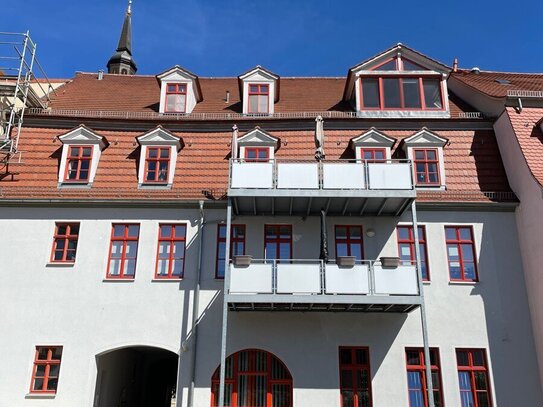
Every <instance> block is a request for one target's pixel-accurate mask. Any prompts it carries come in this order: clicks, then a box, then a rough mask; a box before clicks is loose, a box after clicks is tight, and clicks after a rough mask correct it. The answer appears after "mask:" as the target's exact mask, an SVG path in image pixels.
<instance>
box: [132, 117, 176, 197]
mask: <svg viewBox="0 0 543 407" xmlns="http://www.w3.org/2000/svg"><path fill="white" fill-rule="evenodd" d="M136 141H137V142H138V144H139V145H140V147H141V151H140V158H139V166H138V186H140V187H146V186H154V187H171V186H172V185H173V180H174V176H175V166H176V163H177V153H178V152H179V151H180V150H181V149H182V148H183V146H184V143H183V139H181V138H179V137H177V136H175V135H174V134H172V133H171V132H169V131H168V130H166V129H164V128H163V127H162V126H158V127H156V128H154V129H152V130H150V131H148V132H147V133H144V134H142V135H141V136H138V137H136ZM153 147H157V148H158V147H167V148H169V151H170V153H169V163H168V174H167V177H166V181H165V182H160V181H158V182H157V181H146V180H145V173H146V159H147V151H148V149H149V148H153Z"/></svg>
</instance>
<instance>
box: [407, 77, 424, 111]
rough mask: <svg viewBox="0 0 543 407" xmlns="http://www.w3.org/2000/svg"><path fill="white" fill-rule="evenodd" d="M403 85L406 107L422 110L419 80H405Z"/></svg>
mask: <svg viewBox="0 0 543 407" xmlns="http://www.w3.org/2000/svg"><path fill="white" fill-rule="evenodd" d="M402 84H403V98H404V105H405V107H411V108H420V107H421V103H420V89H419V80H418V78H413V79H412V78H404V79H402Z"/></svg>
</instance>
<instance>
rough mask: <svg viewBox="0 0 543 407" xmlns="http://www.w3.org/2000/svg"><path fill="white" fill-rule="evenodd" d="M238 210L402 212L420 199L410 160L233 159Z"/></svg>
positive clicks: (231, 184)
mask: <svg viewBox="0 0 543 407" xmlns="http://www.w3.org/2000/svg"><path fill="white" fill-rule="evenodd" d="M228 195H229V196H230V197H231V198H232V200H233V206H234V213H235V214H238V215H243V214H245V215H247V214H254V215H257V214H271V215H303V216H309V215H315V214H318V213H320V211H321V210H322V209H324V210H325V211H326V213H327V214H329V215H357V216H361V215H376V216H378V215H385V216H399V215H401V214H402V213H403V212H404V211H405V209H406V208H408V206H409V204H410V203H411V202H412V201H413V200H414V199H415V197H416V191H415V187H414V179H413V169H412V163H411V161H410V160H379V161H371V160H322V161H315V160H312V161H309V160H306V161H302V160H296V161H289V160H275V159H270V160H268V159H266V160H261V161H254V160H253V161H249V160H246V159H232V160H230V180H229V189H228Z"/></svg>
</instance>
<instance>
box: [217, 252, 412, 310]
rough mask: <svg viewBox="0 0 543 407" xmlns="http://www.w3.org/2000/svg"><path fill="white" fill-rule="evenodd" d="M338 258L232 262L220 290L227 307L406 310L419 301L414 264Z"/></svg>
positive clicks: (248, 308) (251, 308) (252, 308)
mask: <svg viewBox="0 0 543 407" xmlns="http://www.w3.org/2000/svg"><path fill="white" fill-rule="evenodd" d="M341 260H342V261H338V262H327V263H324V262H323V261H322V260H281V261H277V260H251V261H247V262H246V263H245V264H240V262H234V263H233V264H231V265H230V284H229V286H228V287H227V295H226V301H228V305H229V309H230V310H233V311H336V312H338V311H339V312H345V311H351V312H354V311H358V312H410V311H412V310H414V309H416V308H417V307H418V306H419V305H420V303H421V298H420V295H419V289H418V280H417V270H416V267H415V266H413V265H392V267H386V265H385V264H383V263H382V262H380V261H354V259H349V258H346V259H341ZM349 263H350V264H349Z"/></svg>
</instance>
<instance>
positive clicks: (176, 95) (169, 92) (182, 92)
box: [166, 83, 187, 113]
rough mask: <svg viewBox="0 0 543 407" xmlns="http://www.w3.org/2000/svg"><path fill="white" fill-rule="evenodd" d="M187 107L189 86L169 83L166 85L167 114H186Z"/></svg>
mask: <svg viewBox="0 0 543 407" xmlns="http://www.w3.org/2000/svg"><path fill="white" fill-rule="evenodd" d="M186 106H187V84H185V83H168V84H167V85H166V112H167V113H172V112H175V113H185V110H186Z"/></svg>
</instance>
